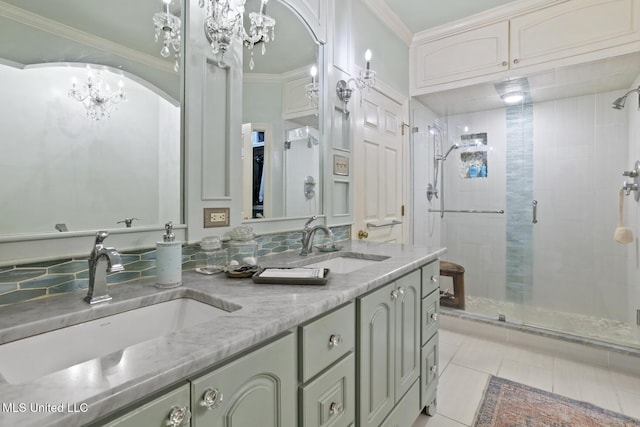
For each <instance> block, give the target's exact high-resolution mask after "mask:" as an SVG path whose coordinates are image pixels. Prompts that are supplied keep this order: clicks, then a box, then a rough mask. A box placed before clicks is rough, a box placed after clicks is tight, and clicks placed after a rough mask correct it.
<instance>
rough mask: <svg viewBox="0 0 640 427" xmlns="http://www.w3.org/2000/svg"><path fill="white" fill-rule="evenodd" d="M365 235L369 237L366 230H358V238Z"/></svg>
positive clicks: (364, 237) (363, 237)
mask: <svg viewBox="0 0 640 427" xmlns="http://www.w3.org/2000/svg"><path fill="white" fill-rule="evenodd" d="M367 237H369V233H368V232H367V231H364V230H358V239H360V240H362V239H366V238H367Z"/></svg>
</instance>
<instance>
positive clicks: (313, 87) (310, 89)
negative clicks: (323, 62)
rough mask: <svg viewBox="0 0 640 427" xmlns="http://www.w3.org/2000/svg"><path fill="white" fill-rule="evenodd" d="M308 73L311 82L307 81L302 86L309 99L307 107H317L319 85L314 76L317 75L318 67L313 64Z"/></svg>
mask: <svg viewBox="0 0 640 427" xmlns="http://www.w3.org/2000/svg"><path fill="white" fill-rule="evenodd" d="M309 74H311V83H307V84H306V85H305V86H304V89H305V95H306V97H307V99H308V100H309V107H311V108H317V107H318V97H319V92H320V87H319V85H318V82H317V81H316V76H317V75H318V69H317V68H316V66H315V65H314V66H312V67H311V71H310V72H309Z"/></svg>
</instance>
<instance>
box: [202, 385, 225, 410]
mask: <svg viewBox="0 0 640 427" xmlns="http://www.w3.org/2000/svg"><path fill="white" fill-rule="evenodd" d="M223 398H224V395H223V394H222V392H221V391H220V390H218V389H217V388H216V389H213V388H208V389H206V390H205V391H204V394H203V395H202V401H201V402H200V406H204V407H205V408H207V409H209V410H211V409H215V408H217V407H218V406H220V404H221V403H222V399H223Z"/></svg>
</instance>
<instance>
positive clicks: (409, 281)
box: [395, 270, 421, 400]
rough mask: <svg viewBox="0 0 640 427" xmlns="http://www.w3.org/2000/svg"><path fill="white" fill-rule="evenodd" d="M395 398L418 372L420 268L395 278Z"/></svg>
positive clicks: (401, 393) (411, 381) (401, 394)
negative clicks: (396, 279)
mask: <svg viewBox="0 0 640 427" xmlns="http://www.w3.org/2000/svg"><path fill="white" fill-rule="evenodd" d="M396 289H397V292H398V293H397V295H398V297H397V299H396V315H395V328H396V344H395V349H396V358H395V359H396V360H395V362H396V363H395V393H396V400H397V399H399V398H400V396H403V395H404V394H405V393H406V392H407V390H409V388H410V387H411V385H412V384H413V383H414V382H415V381H416V380H417V379H418V376H419V375H420V347H421V342H420V316H421V310H420V300H421V298H420V295H421V294H420V270H416V271H414V272H413V273H411V274H408V275H406V276H404V277H402V278H400V279H398V281H397V282H396Z"/></svg>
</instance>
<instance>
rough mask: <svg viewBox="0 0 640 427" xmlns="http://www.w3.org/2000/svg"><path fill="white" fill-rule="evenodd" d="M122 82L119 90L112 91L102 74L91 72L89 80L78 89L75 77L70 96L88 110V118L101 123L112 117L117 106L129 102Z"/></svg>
mask: <svg viewBox="0 0 640 427" xmlns="http://www.w3.org/2000/svg"><path fill="white" fill-rule="evenodd" d="M122 87H123V83H122V80H120V81H119V82H118V89H117V90H115V91H112V90H111V88H110V87H109V85H108V84H107V83H105V82H104V81H103V80H102V76H101V75H100V72H99V71H98V72H96V73H95V74H94V72H93V71H92V70H89V73H88V75H87V80H86V81H85V83H84V84H83V85H82V87H80V88H78V86H77V80H76V78H75V77H74V78H73V79H72V81H71V89H69V96H70V97H71V98H73V99H75V100H76V101H79V102H81V103H82V105H84V106H85V108H86V109H87V117H89V118H91V119H93V120H96V121H100V120H102V119H104V118H109V117H110V116H111V111H112V110H113V109H115V108H116V105H118V104H120V103H121V102H125V101H126V100H127V95H126V94H125V92H124V90H123V89H122Z"/></svg>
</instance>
